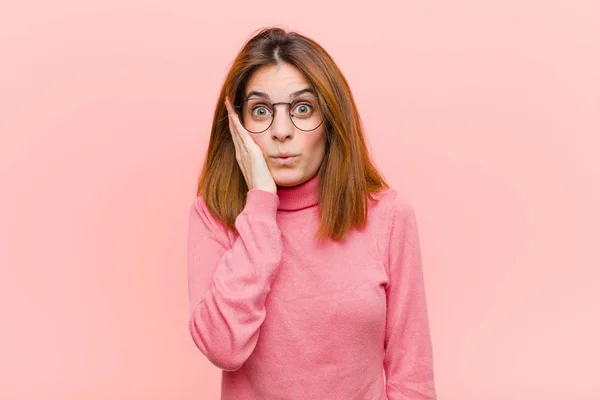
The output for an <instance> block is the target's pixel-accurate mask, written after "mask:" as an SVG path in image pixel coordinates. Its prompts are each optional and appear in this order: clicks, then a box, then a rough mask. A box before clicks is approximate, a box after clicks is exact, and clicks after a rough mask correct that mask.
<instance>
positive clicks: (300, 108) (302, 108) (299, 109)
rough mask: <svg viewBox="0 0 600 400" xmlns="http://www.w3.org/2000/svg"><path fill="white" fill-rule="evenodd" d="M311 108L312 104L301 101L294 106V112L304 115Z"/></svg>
mask: <svg viewBox="0 0 600 400" xmlns="http://www.w3.org/2000/svg"><path fill="white" fill-rule="evenodd" d="M311 110H312V106H311V105H310V104H307V103H301V104H298V105H297V106H296V108H295V109H294V114H300V115H306V114H308V113H310V112H311Z"/></svg>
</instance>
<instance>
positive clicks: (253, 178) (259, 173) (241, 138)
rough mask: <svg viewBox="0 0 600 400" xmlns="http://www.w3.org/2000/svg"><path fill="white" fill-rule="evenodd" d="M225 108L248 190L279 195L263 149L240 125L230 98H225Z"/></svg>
mask: <svg viewBox="0 0 600 400" xmlns="http://www.w3.org/2000/svg"><path fill="white" fill-rule="evenodd" d="M225 107H227V111H228V113H229V132H230V133H231V137H232V139H233V144H234V145H235V159H236V160H237V162H238V164H239V166H240V169H241V170H242V174H243V175H244V179H246V184H247V185H248V190H252V189H260V190H264V191H267V192H271V193H274V194H277V185H276V184H275V181H274V180H273V176H272V175H271V172H270V171H269V167H267V162H266V160H265V158H264V155H263V152H262V149H261V148H260V147H259V146H258V145H257V144H256V143H254V140H253V139H252V137H251V136H250V133H249V132H248V131H247V130H246V129H244V127H243V126H242V124H241V123H240V120H239V118H238V115H237V113H236V112H235V110H234V108H233V106H232V105H231V103H230V102H229V98H228V97H225Z"/></svg>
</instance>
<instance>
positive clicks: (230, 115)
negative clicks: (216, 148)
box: [225, 97, 242, 157]
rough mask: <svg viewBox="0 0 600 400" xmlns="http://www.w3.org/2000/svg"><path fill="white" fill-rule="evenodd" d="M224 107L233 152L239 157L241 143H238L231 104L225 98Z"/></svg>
mask: <svg viewBox="0 0 600 400" xmlns="http://www.w3.org/2000/svg"><path fill="white" fill-rule="evenodd" d="M225 107H226V108H227V117H228V120H229V133H231V138H232V140H233V145H234V146H235V152H236V155H237V156H238V157H239V156H240V155H241V153H240V152H241V150H242V149H241V146H242V145H241V143H240V137H239V134H238V132H237V129H236V127H235V121H234V119H235V116H234V113H233V110H232V108H233V107H231V104H230V103H229V99H228V98H227V97H225Z"/></svg>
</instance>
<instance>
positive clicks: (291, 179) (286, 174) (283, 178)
mask: <svg viewBox="0 0 600 400" xmlns="http://www.w3.org/2000/svg"><path fill="white" fill-rule="evenodd" d="M273 180H274V181H275V184H276V185H277V186H282V187H291V186H296V185H299V184H301V183H302V182H304V181H305V179H304V176H303V175H302V174H301V173H300V172H299V171H294V170H288V171H277V172H276V173H275V174H273Z"/></svg>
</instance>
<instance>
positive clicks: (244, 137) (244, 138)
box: [225, 96, 251, 151]
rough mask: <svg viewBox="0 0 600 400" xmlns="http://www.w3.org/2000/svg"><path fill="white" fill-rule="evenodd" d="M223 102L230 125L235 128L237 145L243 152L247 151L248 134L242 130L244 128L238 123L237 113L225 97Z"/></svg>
mask: <svg viewBox="0 0 600 400" xmlns="http://www.w3.org/2000/svg"><path fill="white" fill-rule="evenodd" d="M225 102H226V105H227V110H228V111H229V121H230V124H232V125H233V127H234V128H235V131H236V133H237V135H238V140H239V142H238V144H239V145H240V147H241V148H242V149H243V150H246V151H247V150H248V143H249V142H248V140H251V138H250V136H249V135H248V132H246V129H244V127H243V126H242V123H241V122H240V119H239V117H238V114H237V112H236V111H235V109H234V108H233V105H232V104H231V102H230V101H229V97H227V96H225Z"/></svg>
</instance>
